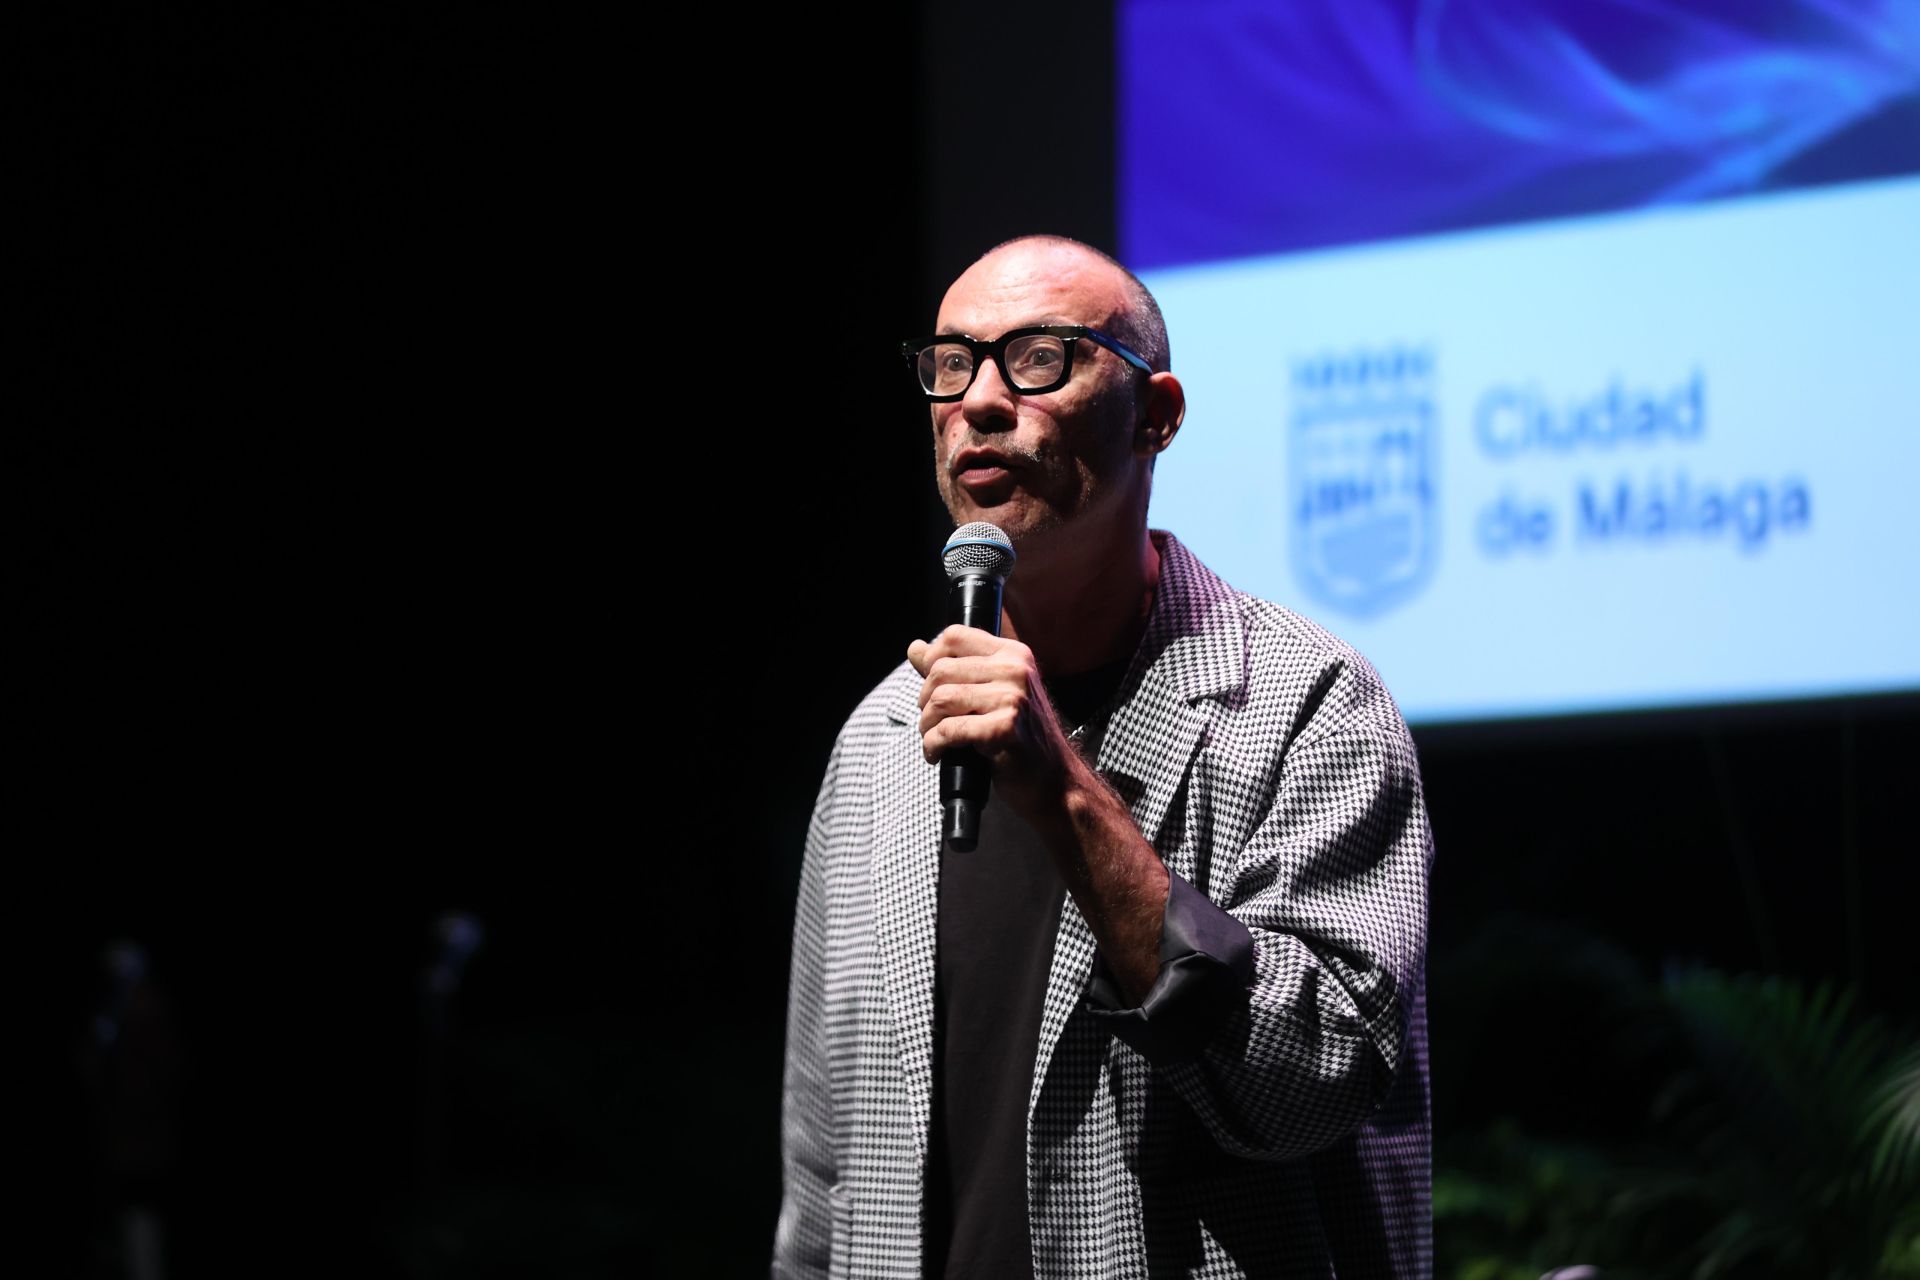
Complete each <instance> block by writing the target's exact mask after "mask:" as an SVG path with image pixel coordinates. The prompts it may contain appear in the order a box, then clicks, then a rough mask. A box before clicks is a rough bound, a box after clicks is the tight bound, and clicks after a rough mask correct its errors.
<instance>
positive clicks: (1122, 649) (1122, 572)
mask: <svg viewBox="0 0 1920 1280" xmlns="http://www.w3.org/2000/svg"><path fill="white" fill-rule="evenodd" d="M1129 541H1131V538H1130V539H1129ZM1034 560H1035V561H1038V563H1029V561H1028V560H1027V559H1025V558H1023V559H1022V560H1021V561H1020V563H1019V566H1018V567H1017V568H1016V569H1015V571H1014V573H1013V575H1012V576H1011V577H1009V578H1008V580H1007V601H1006V616H1005V618H1004V619H1003V620H1002V623H1001V634H1002V635H1005V636H1008V637H1011V638H1012V639H1015V640H1018V641H1020V642H1021V643H1022V644H1024V645H1026V646H1027V647H1028V648H1029V649H1031V650H1033V656H1034V660H1035V661H1036V662H1038V663H1039V665H1040V670H1041V671H1042V672H1044V673H1045V674H1047V675H1060V676H1071V675H1079V674H1081V673H1082V672H1086V671H1092V670H1094V669H1095V668H1098V667H1103V666H1106V665H1107V664H1109V663H1113V662H1124V661H1125V660H1126V659H1128V658H1130V657H1132V656H1133V651H1134V649H1135V648H1137V647H1138V646H1139V644H1140V637H1141V635H1142V634H1144V633H1145V631H1146V629H1147V617H1148V615H1149V614H1150V613H1151V612H1152V609H1153V596H1154V591H1155V589H1156V588H1157V587H1158V586H1159V582H1160V550H1159V548H1158V547H1156V546H1155V545H1154V543H1153V540H1152V539H1151V538H1150V537H1148V536H1147V533H1146V531H1145V530H1144V529H1143V530H1141V531H1140V533H1139V544H1138V547H1137V549H1136V550H1135V551H1134V553H1133V554H1131V555H1114V554H1111V553H1108V554H1105V555H1101V556H1098V557H1096V558H1094V559H1092V560H1091V561H1088V560H1086V559H1085V558H1075V557H1072V556H1062V557H1060V558H1057V559H1045V560H1043V559H1041V558H1040V557H1038V556H1036V557H1034Z"/></svg>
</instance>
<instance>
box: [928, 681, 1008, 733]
mask: <svg viewBox="0 0 1920 1280" xmlns="http://www.w3.org/2000/svg"><path fill="white" fill-rule="evenodd" d="M1025 702H1026V695H1025V693H1024V691H1022V690H1019V689H1015V688H1012V687H1010V686H1008V685H1004V684H945V685H939V686H937V687H936V686H932V685H929V686H928V687H927V688H926V689H923V690H921V695H920V732H921V733H923V734H924V733H925V732H926V731H927V730H929V729H931V728H932V727H933V726H934V725H936V724H938V723H940V721H942V720H944V719H946V718H947V717H948V716H977V715H980V714H982V713H984V712H988V711H998V710H1000V709H1001V708H1003V707H1006V708H1011V709H1012V710H1014V711H1015V712H1018V711H1019V710H1020V709H1021V708H1022V707H1023V706H1024V704H1025Z"/></svg>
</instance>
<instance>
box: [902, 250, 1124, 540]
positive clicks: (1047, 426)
mask: <svg viewBox="0 0 1920 1280" xmlns="http://www.w3.org/2000/svg"><path fill="white" fill-rule="evenodd" d="M1125 306H1126V294H1125V292H1124V289H1123V286H1122V284H1121V281H1120V280H1119V279H1118V277H1117V276H1116V275H1115V273H1114V271H1113V269H1112V268H1111V267H1110V266H1108V265H1107V264H1106V263H1104V262H1102V261H1100V260H1099V259H1097V258H1094V257H1092V256H1090V255H1088V254H1085V253H1082V252H1078V251H1075V250H1073V249H1071V248H1066V247H1061V246H1057V245H1051V244H1038V245H1030V244H1015V245H1011V246H1008V247H1007V248H1005V249H1002V250H1000V251H999V252H997V253H994V254H992V255H990V256H988V257H986V258H983V259H982V260H981V261H979V262H976V263H975V264H974V265H973V266H972V267H970V268H968V270H967V272H966V273H965V274H964V275H962V276H961V277H960V278H959V279H958V280H956V281H954V283H953V287H952V288H950V289H948V290H947V296H946V299H945V300H944V301H943V302H942V303H941V305H940V317H939V320H938V321H937V322H936V326H937V332H940V333H964V334H968V335H970V336H972V337H975V338H982V339H987V340H992V339H995V338H998V337H999V336H1000V335H1001V334H1003V333H1005V332H1006V331H1007V330H1009V329H1015V328H1019V327H1021V326H1023V325H1034V324H1084V325H1087V326H1089V327H1091V328H1095V329H1099V330H1101V331H1102V332H1105V333H1111V332H1113V322H1114V320H1115V318H1116V317H1118V316H1119V315H1121V314H1122V312H1123V310H1124V308H1125ZM1131 373H1132V368H1131V366H1129V365H1128V364H1127V363H1126V362H1125V361H1123V360H1121V359H1120V358H1119V357H1118V356H1116V355H1114V354H1113V353H1112V352H1110V351H1107V350H1105V349H1103V348H1102V347H1100V346H1099V345H1098V344H1097V343H1094V342H1090V341H1087V340H1085V339H1082V340H1080V341H1079V342H1078V343H1076V344H1075V350H1074V353H1073V376H1072V377H1071V378H1070V379H1068V381H1067V385H1066V386H1064V387H1061V388H1060V389H1059V390H1057V391H1049V392H1046V393H1044V394H1041V395H1023V394H1021V393H1020V392H1017V391H1014V390H1013V389H1012V388H1011V387H1009V386H1008V385H1007V383H1006V379H1005V376H1004V375H1003V374H1002V372H1001V370H1000V366H999V364H998V362H996V361H992V360H989V361H986V362H985V363H984V364H982V365H981V367H980V368H979V369H978V371H977V372H976V374H975V376H974V380H973V385H972V386H971V387H969V388H967V392H966V394H965V395H964V396H962V397H961V398H960V399H959V400H956V401H953V402H951V403H948V404H935V405H933V406H931V408H932V410H933V460H934V478H935V481H936V482H937V483H938V485H939V487H940V497H941V498H942V500H944V501H945V502H946V504H947V511H948V513H949V514H950V515H952V517H953V521H954V523H955V524H956V525H963V524H966V523H968V522H969V521H973V520H986V521H989V522H990V523H992V524H996V525H998V526H999V527H1000V528H1001V529H1003V530H1005V531H1006V533H1007V534H1008V535H1009V536H1010V537H1011V538H1012V539H1013V541H1014V544H1015V545H1016V546H1022V545H1023V544H1027V545H1032V543H1033V540H1034V538H1035V536H1036V535H1038V536H1039V537H1040V538H1042V539H1044V538H1046V537H1047V536H1048V535H1049V534H1050V533H1051V532H1053V531H1055V530H1058V529H1061V528H1064V527H1065V526H1067V525H1069V524H1072V523H1074V522H1076V521H1078V520H1081V519H1082V518H1083V517H1085V516H1087V515H1088V514H1089V513H1100V514H1105V515H1109V516H1117V515H1118V513H1120V512H1121V511H1123V510H1124V509H1125V505H1126V503H1127V502H1128V499H1129V494H1130V492H1131V490H1132V487H1133V483H1134V482H1136V481H1138V480H1139V479H1140V476H1139V475H1138V474H1137V472H1144V469H1145V467H1146V465H1147V464H1146V463H1145V462H1144V461H1140V460H1137V459H1136V458H1135V456H1134V453H1133V445H1132V438H1133V417H1134V411H1135V406H1134V393H1133V389H1132V385H1131V376H1130V375H1131Z"/></svg>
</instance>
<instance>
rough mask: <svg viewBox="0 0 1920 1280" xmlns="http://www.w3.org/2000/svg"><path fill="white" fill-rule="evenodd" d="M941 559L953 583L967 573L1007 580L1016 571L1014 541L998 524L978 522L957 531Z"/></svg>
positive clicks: (965, 525) (949, 579) (948, 578)
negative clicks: (1014, 569) (1014, 565)
mask: <svg viewBox="0 0 1920 1280" xmlns="http://www.w3.org/2000/svg"><path fill="white" fill-rule="evenodd" d="M940 560H941V562H942V563H943V564H945V565H946V567H947V581H949V582H951V581H953V580H954V579H955V578H957V577H959V576H960V575H961V574H963V573H984V574H988V575H989V576H991V577H995V578H1005V577H1006V576H1007V574H1008V573H1009V572H1011V571H1012V569H1013V539H1011V538H1009V537H1008V536H1007V535H1006V534H1004V533H1002V532H1001V531H1000V527H999V526H998V525H991V524H988V523H987V522H986V521H984V520H976V521H974V522H973V523H972V524H963V525H961V526H960V527H959V528H958V529H955V530H954V531H953V536H952V537H951V538H948V539H947V549H946V550H945V551H943V552H941V554H940Z"/></svg>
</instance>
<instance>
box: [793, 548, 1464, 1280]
mask: <svg viewBox="0 0 1920 1280" xmlns="http://www.w3.org/2000/svg"><path fill="white" fill-rule="evenodd" d="M1152 536H1153V538H1154V540H1155V542H1156V544H1158V545H1159V547H1160V549H1161V568H1160V583H1159V590H1158V594H1157V596H1156V599H1155V603H1154V606H1153V612H1152V615H1151V617H1150V619H1149V622H1148V627H1147V631H1146V634H1145V636H1144V638H1143V639H1142V641H1141V644H1140V648H1139V650H1138V652H1137V653H1136V654H1135V657H1134V660H1133V663H1132V665H1131V667H1130V668H1129V670H1128V673H1127V675H1126V676H1125V677H1124V679H1123V681H1122V685H1121V693H1120V696H1119V699H1118V702H1117V705H1116V708H1115V710H1114V711H1113V712H1112V714H1111V715H1110V716H1109V717H1108V718H1107V719H1106V721H1105V723H1104V725H1102V726H1097V727H1095V728H1092V729H1090V731H1089V735H1088V738H1087V740H1086V742H1085V743H1084V749H1085V750H1087V751H1088V752H1089V753H1090V755H1091V757H1092V758H1093V760H1094V761H1095V763H1096V766H1097V768H1098V769H1099V771H1100V772H1101V774H1102V775H1103V776H1104V777H1105V778H1106V779H1107V780H1108V781H1109V782H1110V783H1112V784H1113V786H1114V787H1115V789H1116V790H1117V791H1118V792H1119V793H1120V795H1121V796H1122V797H1124V798H1125V799H1126V800H1127V801H1128V803H1129V805H1130V807H1131V809H1132V812H1133V816H1134V819H1135V821H1136V822H1137V823H1138V825H1139V827H1140V830H1141V832H1142V834H1144V835H1145V836H1146V838H1147V839H1148V840H1149V841H1150V842H1152V844H1153V845H1154V847H1155V848H1156V849H1157V850H1158V851H1159V853H1160V855H1161V856H1162V857H1163V858H1164V859H1165V860H1166V863H1167V866H1168V868H1169V870H1170V871H1171V872H1172V873H1173V874H1175V875H1177V876H1179V877H1181V878H1183V879H1184V880H1186V881H1187V882H1188V883H1190V884H1191V885H1193V886H1195V887H1196V888H1198V889H1200V890H1202V891H1203V892H1204V893H1205V894H1206V895H1207V897H1208V898H1209V899H1211V900H1212V902H1213V903H1216V904H1218V905H1219V906H1221V907H1224V908H1225V909H1226V911H1227V912H1228V913H1230V914H1231V915H1232V916H1234V917H1236V918H1237V919H1238V920H1240V921H1242V922H1243V923H1244V924H1245V925H1246V926H1247V928H1248V930H1249V931H1250V932H1251V935H1252V939H1253V944H1254V968H1253V973H1254V978H1253V982H1252V983H1251V985H1250V987H1249V989H1248V992H1247V998H1246V999H1245V1000H1244V1001H1243V1002H1239V1003H1238V1004H1236V1005H1235V1006H1233V1007H1232V1008H1231V1011H1230V1012H1229V1013H1228V1014H1227V1015H1226V1016H1225V1018H1224V1020H1223V1021H1222V1020H1218V1019H1216V1020H1215V1021H1214V1022H1213V1023H1212V1024H1210V1027H1209V1035H1208V1038H1207V1039H1206V1041H1205V1043H1204V1044H1199V1045H1194V1046H1190V1047H1189V1048H1190V1049H1191V1050H1192V1051H1195V1052H1197V1056H1194V1057H1191V1058H1190V1059H1189V1060H1185V1061H1169V1060H1167V1059H1166V1058H1165V1057H1164V1056H1162V1055H1159V1054H1156V1055H1155V1056H1156V1057H1157V1058H1160V1061H1159V1063H1158V1065H1156V1063H1154V1062H1150V1061H1149V1060H1148V1059H1147V1058H1146V1057H1144V1056H1142V1054H1141V1053H1140V1052H1138V1051H1136V1050H1135V1049H1134V1048H1132V1047H1131V1046H1130V1045H1129V1044H1128V1043H1125V1042H1123V1041H1122V1040H1121V1039H1120V1038H1118V1037H1117V1036H1116V1035H1115V1034H1114V1032H1113V1030H1112V1021H1111V1019H1103V1018H1102V1017H1101V1016H1100V1014H1099V1013H1098V1012H1097V1010H1096V1008H1095V1007H1094V1005H1093V1004H1092V1003H1091V1002H1090V995H1089V992H1090V980H1091V978H1092V975H1093V971H1094V959H1095V957H1094V939H1093V935H1092V933H1091V932H1090V931H1089V929H1088V927H1087V925H1086V922H1085V921H1084V920H1083V919H1082V917H1081V915H1080V912H1079V910H1078V908H1077V907H1076V906H1075V905H1074V903H1073V900H1072V898H1071V897H1068V898H1067V900H1066V901H1065V903H1064V904H1063V906H1062V910H1061V915H1060V925H1059V931H1058V934H1057V936H1056V939H1055V943H1054V954H1053V966H1052V971H1051V974H1050V977H1049V979H1048V983H1047V991H1046V998H1045V1005H1044V1011H1043V1014H1042V1018H1041V1025H1040V1039H1039V1047H1038V1053H1037V1056H1036V1059H1035V1062H1034V1070H1033V1085H1032V1092H1031V1094H1030V1097H1029V1103H1028V1121H1027V1205H1028V1221H1029V1224H1030V1227H1031V1231H1032V1239H1033V1254H1034V1269H1035V1273H1036V1275H1037V1276H1039V1277H1065V1276H1073V1277H1083V1276H1085V1277H1091V1276H1098V1277H1147V1276H1154V1277H1158V1276H1189V1275H1191V1276H1207V1277H1224V1276H1256V1275H1257V1276H1268V1275H1285V1276H1331V1275H1338V1276H1341V1277H1349V1276H1395V1277H1398V1276H1424V1275H1427V1274H1429V1273H1430V1271H1431V1266H1432V1264H1431V1226H1430V1214H1429V1208H1428V1195H1429V1186H1430V1179H1431V1174H1430V1156H1429V1140H1428V1122H1427V1087H1426V1084H1427V1082H1426V1043H1425V1042H1426V1034H1425V1010H1424V998H1423V991H1424V977H1423V959H1424V953H1425V943H1426V904H1427V874H1428V868H1429V865H1430V862H1431V858H1432V841H1431V837H1430V835H1429V834H1428V827H1427V815H1426V806H1425V802H1424V800H1423V798H1422V795H1421V789H1420V779H1419V773H1418V766H1417V763H1416V761H1415V758H1414V749H1413V744H1412V740H1411V739H1410V738H1409V736H1408V734H1407V730H1406V726H1405V723H1404V722H1403V721H1402V719H1401V717H1400V713H1399V711H1398V709H1397V708H1396V707H1395V706H1394V703H1393V701H1392V699H1391V698H1390V697H1389V696H1388V694H1387V691H1386V689H1385V687H1384V686H1383V685H1382V684H1381V683H1380V679H1379V677H1378V676H1377V675H1376V674H1375V673H1374V670H1373V668H1372V667H1371V666H1370V665H1369V664H1368V663H1367V661H1366V660H1365V659H1364V658H1362V657H1361V656H1360V655H1359V654H1358V653H1356V652H1355V651H1354V650H1352V649H1351V648H1348V647H1347V646H1346V645H1345V644H1343V643H1341V642H1340V641H1339V640H1337V639H1335V638H1334V637H1333V636H1331V635H1329V634H1328V633H1327V632H1326V631H1324V630H1322V629H1321V628H1320V627H1318V626H1316V625H1315V624H1313V623H1311V622H1309V621H1307V620H1306V619H1304V618H1301V617H1300V616H1298V615H1297V614H1294V613H1292V612H1290V611H1288V610H1287V609H1284V608H1282V607H1280V606H1279V605H1275V604H1272V603H1269V602H1267V601H1264V600H1259V599H1256V598H1254V597H1252V596H1249V595H1246V594H1244V593H1242V592H1237V591H1235V590H1233V589H1232V588H1230V587H1229V586H1227V584H1226V583H1224V582H1222V581H1221V580H1220V579H1219V578H1218V577H1216V576H1215V575H1214V574H1213V573H1211V572H1210V571H1209V570H1208V569H1207V568H1206V567H1205V566H1204V565H1202V564H1201V563H1200V561H1199V560H1198V559H1196V558H1195V557H1194V555H1193V554H1192V553H1191V552H1190V551H1188V550H1187V549H1186V548H1185V547H1183V546H1182V545H1181V544H1180V543H1179V541H1178V540H1176V539H1175V538H1173V537H1172V536H1171V535H1168V534H1164V533H1161V532H1159V531H1155V532H1154V534H1153V535H1152ZM920 683H921V681H920V677H919V675H918V674H917V673H916V672H915V671H914V670H913V668H912V667H911V666H908V665H905V664H903V665H902V666H901V667H900V668H898V669H897V670H895V671H894V672H893V673H892V674H890V675H889V676H888V677H887V678H886V679H885V680H883V681H882V682H881V683H880V685H879V686H878V687H877V688H875V689H874V690H873V692H872V693H870V694H869V695H868V696H867V697H866V698H865V699H864V700H863V701H862V702H861V703H860V705H859V707H858V708H857V709H856V710H855V711H854V713H853V715H852V716H851V718H849V719H848V721H847V723H846V726H845V727H844V728H843V729H842V731H841V733H840V736H839V739H838V741H837V742H836V744H835V746H834V749H833V754H832V757H831V759H830V761H829V763H828V766H827V772H826V778H825V780H824V782H823V783H822V785H821V788H820V795H819V800H818V803H817V804H816V805H815V808H814V811H813V818H812V822H811V824H810V825H809V828H808V832H807V842H806V857H805V864H804V869H803V871H802V873H801V882H800V898H799V904H798V908H797V914H796V920H795V925H794V939H793V968H792V976H791V989H790V995H789V1002H788V1024H787V1063H786V1078H785V1094H784V1116H783V1122H782V1150H783V1157H784V1165H785V1196H784V1201H783V1204H782V1207H781V1211H780V1219H779V1224H778V1226H777V1228H776V1231H775V1238H774V1257H773V1274H774V1275H775V1276H776V1277H798V1276H814V1275H830V1276H834V1277H841V1276H860V1277H866V1276H875V1277H883V1276H884V1277H918V1276H919V1275H920V1270H921V1237H922V1195H923V1183H924V1173H925V1167H926V1154H927V1125H928V1114H929V1104H930V1096H931V1084H932V1052H933V1013H934V1010H933V1000H934V926H935V910H936V903H937V883H936V881H937V876H938V871H939V865H940V859H939V846H940V834H939V814H940V804H939V781H938V773H939V771H938V769H937V768H935V767H933V766H930V765H928V764H927V763H926V762H925V760H924V759H923V758H922V756H921V754H920V736H919V734H918V732H917V731H916V728H917V724H918V721H919V705H918V701H917V698H918V694H919V689H920ZM1207 909H1208V910H1211V908H1207Z"/></svg>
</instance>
